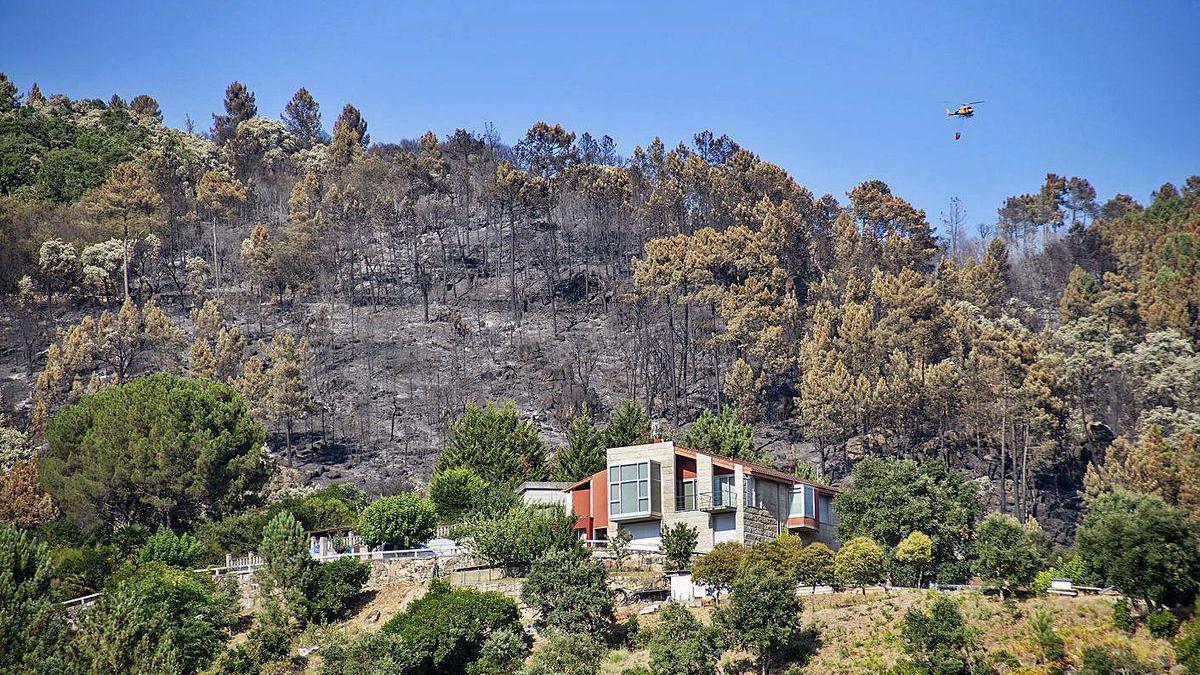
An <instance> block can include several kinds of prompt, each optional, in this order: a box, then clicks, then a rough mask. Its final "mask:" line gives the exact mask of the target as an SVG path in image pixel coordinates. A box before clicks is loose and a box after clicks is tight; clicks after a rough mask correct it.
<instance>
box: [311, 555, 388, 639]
mask: <svg viewBox="0 0 1200 675" xmlns="http://www.w3.org/2000/svg"><path fill="white" fill-rule="evenodd" d="M369 578H371V566H370V565H369V564H367V563H365V562H363V561H361V560H354V559H353V558H338V559H337V560H333V561H331V562H326V563H320V564H312V565H309V566H308V567H307V568H306V569H305V571H304V574H303V575H302V577H301V579H300V590H301V594H300V595H299V598H300V600H299V603H298V605H299V606H298V607H297V610H298V614H299V615H300V618H301V619H302V620H303V621H304V622H306V623H312V622H319V623H328V622H330V621H338V620H342V619H345V618H347V617H348V616H349V615H350V602H351V601H352V600H354V598H356V597H358V594H359V593H361V592H362V587H363V584H365V583H367V579H369Z"/></svg>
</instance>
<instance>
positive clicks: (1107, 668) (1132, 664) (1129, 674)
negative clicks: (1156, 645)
mask: <svg viewBox="0 0 1200 675" xmlns="http://www.w3.org/2000/svg"><path fill="white" fill-rule="evenodd" d="M1077 672H1078V674H1079V675H1156V674H1157V673H1161V672H1162V670H1161V669H1160V668H1158V667H1156V666H1154V665H1152V664H1147V663H1142V662H1141V661H1139V660H1138V658H1137V656H1136V655H1135V654H1134V653H1133V651H1132V650H1130V649H1129V648H1128V647H1105V646H1103V645H1088V646H1086V647H1084V648H1083V654H1082V658H1080V660H1079V670H1078V671H1077ZM1189 672H1190V671H1189Z"/></svg>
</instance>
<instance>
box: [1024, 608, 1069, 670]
mask: <svg viewBox="0 0 1200 675" xmlns="http://www.w3.org/2000/svg"><path fill="white" fill-rule="evenodd" d="M1029 628H1030V630H1031V631H1032V632H1033V640H1034V642H1036V643H1037V645H1038V649H1040V650H1041V652H1042V660H1043V661H1045V662H1056V661H1060V660H1062V658H1063V657H1064V656H1066V650H1065V649H1064V646H1063V639H1062V637H1061V636H1060V635H1059V634H1058V633H1057V632H1056V631H1055V630H1054V615H1053V614H1051V613H1050V612H1049V611H1048V610H1046V609H1038V610H1037V611H1035V612H1034V613H1033V616H1031V617H1030V618H1029Z"/></svg>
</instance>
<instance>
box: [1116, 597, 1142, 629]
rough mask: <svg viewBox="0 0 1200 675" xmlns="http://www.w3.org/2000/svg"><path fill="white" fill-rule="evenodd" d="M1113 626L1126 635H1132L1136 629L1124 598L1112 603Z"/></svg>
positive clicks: (1135, 622)
mask: <svg viewBox="0 0 1200 675" xmlns="http://www.w3.org/2000/svg"><path fill="white" fill-rule="evenodd" d="M1113 625H1114V626H1116V627H1117V628H1118V629H1120V630H1123V631H1125V632H1126V633H1132V632H1133V629H1134V628H1137V621H1136V620H1134V618H1133V611H1132V610H1130V608H1129V602H1128V601H1126V600H1125V598H1120V599H1118V600H1116V601H1114V602H1113Z"/></svg>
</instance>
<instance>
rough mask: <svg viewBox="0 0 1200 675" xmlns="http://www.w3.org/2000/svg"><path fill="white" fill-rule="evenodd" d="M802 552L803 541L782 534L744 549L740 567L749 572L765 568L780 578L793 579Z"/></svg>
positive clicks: (792, 535)
mask: <svg viewBox="0 0 1200 675" xmlns="http://www.w3.org/2000/svg"><path fill="white" fill-rule="evenodd" d="M803 550H804V541H803V540H802V539H800V537H797V536H796V535H794V534H788V533H784V534H781V535H779V536H778V537H776V538H774V539H772V540H770V541H763V542H759V543H757V544H754V545H753V546H750V547H748V548H747V549H746V552H745V555H743V557H742V567H743V568H744V569H747V570H750V569H755V568H765V569H769V570H774V571H775V573H776V574H779V575H780V576H785V577H790V578H793V579H794V578H795V577H796V564H797V563H798V562H799V560H800V555H801V553H802V552H803Z"/></svg>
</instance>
